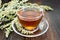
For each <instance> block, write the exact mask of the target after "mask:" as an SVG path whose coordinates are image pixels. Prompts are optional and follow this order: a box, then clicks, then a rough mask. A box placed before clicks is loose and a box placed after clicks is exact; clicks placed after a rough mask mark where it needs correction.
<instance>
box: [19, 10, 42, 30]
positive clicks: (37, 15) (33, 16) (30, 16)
mask: <svg viewBox="0 0 60 40" xmlns="http://www.w3.org/2000/svg"><path fill="white" fill-rule="evenodd" d="M18 15H19V16H18V19H19V22H20V23H21V25H22V27H23V28H25V29H27V30H34V29H35V28H37V26H38V24H39V23H40V21H41V20H42V17H43V16H42V13H41V12H37V11H34V10H28V11H24V12H23V11H18Z"/></svg>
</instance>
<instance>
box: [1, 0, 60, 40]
mask: <svg viewBox="0 0 60 40" xmlns="http://www.w3.org/2000/svg"><path fill="white" fill-rule="evenodd" d="M31 1H32V0H31ZM42 3H43V4H46V5H50V6H52V7H53V9H54V11H51V12H48V14H46V17H47V20H48V22H49V24H50V26H49V27H50V28H49V30H48V31H47V33H45V34H44V35H42V36H40V37H35V38H26V37H22V36H19V35H17V34H16V33H14V32H12V33H11V34H10V36H9V37H8V38H6V37H5V34H4V31H3V30H0V40H60V31H59V30H60V27H59V26H60V0H43V1H42Z"/></svg>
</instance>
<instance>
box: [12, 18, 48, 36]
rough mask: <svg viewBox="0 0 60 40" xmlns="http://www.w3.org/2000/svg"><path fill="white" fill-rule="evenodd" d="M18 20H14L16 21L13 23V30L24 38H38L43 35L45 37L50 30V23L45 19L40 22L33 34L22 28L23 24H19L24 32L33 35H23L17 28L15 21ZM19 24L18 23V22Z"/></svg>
mask: <svg viewBox="0 0 60 40" xmlns="http://www.w3.org/2000/svg"><path fill="white" fill-rule="evenodd" d="M17 20H18V18H15V19H14V21H12V28H13V31H14V32H15V33H17V34H18V35H21V36H24V37H37V36H41V35H43V34H44V33H46V32H47V30H48V28H49V23H48V21H47V20H46V19H45V18H43V19H42V20H41V22H40V24H39V25H38V28H37V29H36V30H37V31H36V30H35V31H36V32H35V31H32V32H30V31H27V30H25V29H23V28H22V26H21V24H19V25H20V28H21V29H22V30H23V31H25V33H26V32H27V33H28V32H30V33H31V34H23V32H20V31H22V30H20V29H19V30H20V31H19V30H18V29H17V27H16V26H15V23H16V22H15V21H17ZM17 22H18V21H17Z"/></svg>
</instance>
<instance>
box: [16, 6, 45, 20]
mask: <svg viewBox="0 0 60 40" xmlns="http://www.w3.org/2000/svg"><path fill="white" fill-rule="evenodd" d="M26 8H28V7H25V8H23V9H20V10H17V12H16V14H17V15H18V17H19V18H26V17H23V16H21V15H19V14H18V11H25V10H24V9H26ZM28 9H30V8H28ZM31 9H32V8H31ZM33 9H37V10H38V12H41V14H40V16H37V17H34V18H41V17H42V16H44V9H43V8H41V9H40V10H39V9H38V8H34V7H33ZM28 19H32V18H28Z"/></svg>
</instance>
